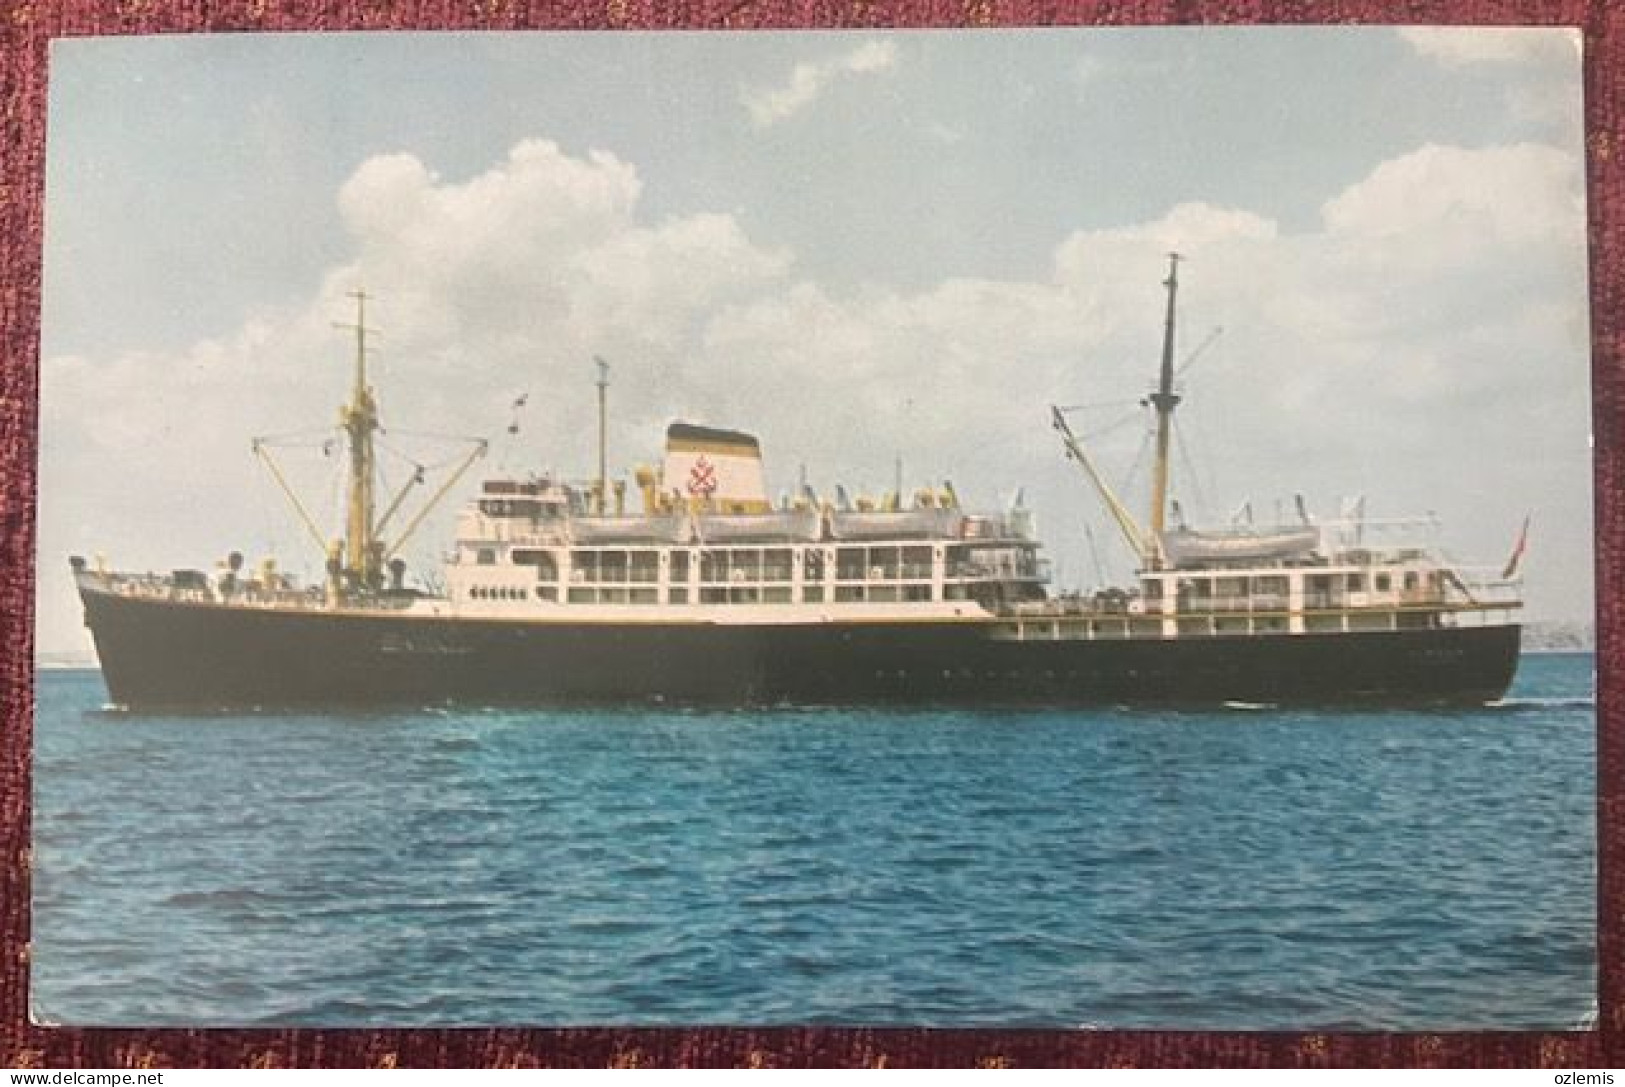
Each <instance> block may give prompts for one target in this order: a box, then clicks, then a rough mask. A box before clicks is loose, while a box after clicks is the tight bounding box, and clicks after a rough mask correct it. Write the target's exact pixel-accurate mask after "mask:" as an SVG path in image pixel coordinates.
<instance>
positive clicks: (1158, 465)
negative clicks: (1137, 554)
mask: <svg viewBox="0 0 1625 1087" xmlns="http://www.w3.org/2000/svg"><path fill="white" fill-rule="evenodd" d="M1179 261H1180V256H1179V254H1178V253H1169V254H1168V278H1167V279H1165V280H1163V281H1162V285H1163V286H1164V287H1167V288H1168V315H1167V317H1166V319H1165V320H1164V322H1163V329H1162V372H1161V374H1160V375H1159V377H1158V380H1157V391H1156V392H1154V393H1152V394H1151V395H1150V397H1148V398H1147V399H1148V400H1149V401H1150V404H1151V406H1152V407H1153V408H1155V409H1156V412H1157V459H1156V462H1155V465H1154V467H1153V475H1152V477H1151V534H1150V538H1149V539H1148V540H1147V541H1146V542H1147V544H1148V545H1149V547H1148V549H1147V553H1148V555H1149V558H1150V566H1151V568H1152V569H1153V570H1159V569H1161V568H1162V566H1163V552H1162V533H1163V530H1164V529H1165V528H1166V527H1167V517H1168V441H1169V437H1170V436H1171V434H1172V431H1173V423H1174V409H1175V408H1176V407H1178V406H1179V399H1180V397H1179V394H1178V393H1176V392H1174V298H1175V296H1176V295H1177V294H1178V293H1179Z"/></svg>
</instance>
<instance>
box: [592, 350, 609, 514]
mask: <svg viewBox="0 0 1625 1087" xmlns="http://www.w3.org/2000/svg"><path fill="white" fill-rule="evenodd" d="M592 360H593V361H594V362H596V363H597V364H598V381H597V382H596V384H597V385H598V511H597V512H598V516H600V517H603V516H605V515H607V514H608V513H609V363H607V362H605V361H604V360H603V359H601V358H599V357H598V356H597V355H594V356H593V357H592Z"/></svg>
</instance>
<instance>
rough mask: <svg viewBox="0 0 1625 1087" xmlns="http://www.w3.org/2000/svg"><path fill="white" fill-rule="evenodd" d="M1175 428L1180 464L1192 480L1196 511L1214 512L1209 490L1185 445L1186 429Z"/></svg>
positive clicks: (1192, 493)
mask: <svg viewBox="0 0 1625 1087" xmlns="http://www.w3.org/2000/svg"><path fill="white" fill-rule="evenodd" d="M1173 430H1174V444H1175V445H1176V446H1178V447H1179V461H1180V464H1181V465H1182V466H1183V467H1184V469H1185V475H1186V476H1187V477H1188V478H1189V479H1190V481H1191V497H1192V498H1194V499H1195V500H1196V501H1195V503H1194V506H1195V512H1197V513H1199V514H1202V515H1206V514H1209V513H1211V512H1212V507H1211V506H1209V504H1208V496H1207V491H1206V488H1204V486H1203V485H1202V477H1201V475H1200V473H1198V472H1197V470H1196V462H1195V461H1193V460H1192V459H1191V454H1190V450H1189V449H1188V448H1186V446H1185V429H1184V428H1183V427H1181V426H1178V425H1176V426H1175V427H1174V428H1173Z"/></svg>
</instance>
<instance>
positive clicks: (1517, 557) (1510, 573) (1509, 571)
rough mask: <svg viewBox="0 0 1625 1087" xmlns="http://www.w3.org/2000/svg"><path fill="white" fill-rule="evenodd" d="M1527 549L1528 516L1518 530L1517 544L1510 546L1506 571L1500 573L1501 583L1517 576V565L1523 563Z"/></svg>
mask: <svg viewBox="0 0 1625 1087" xmlns="http://www.w3.org/2000/svg"><path fill="white" fill-rule="evenodd" d="M1528 547H1529V515H1528V514H1525V515H1524V518H1523V527H1522V528H1521V529H1519V530H1518V542H1517V543H1515V544H1513V545H1512V556H1511V557H1510V558H1508V559H1507V564H1506V569H1504V570H1502V571H1501V580H1502V581H1511V580H1512V579H1513V578H1514V577H1516V576H1517V575H1518V564H1519V563H1521V562H1523V553H1524V551H1525V550H1526V549H1527V548H1528Z"/></svg>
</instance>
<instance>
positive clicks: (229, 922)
mask: <svg viewBox="0 0 1625 1087" xmlns="http://www.w3.org/2000/svg"><path fill="white" fill-rule="evenodd" d="M1592 668H1593V664H1592V658H1591V657H1590V656H1589V655H1581V654H1557V655H1538V656H1528V657H1525V658H1524V660H1523V663H1522V666H1521V669H1520V673H1519V678H1518V682H1517V685H1516V687H1515V688H1514V690H1513V692H1512V694H1511V696H1509V698H1508V700H1507V702H1506V703H1505V704H1503V705H1499V706H1494V707H1486V708H1483V709H1478V710H1469V711H1453V712H1392V711H1384V712H1358V713H1356V712H1347V711H1338V712H1296V711H1293V712H1288V711H1280V710H1269V709H1250V710H1249V709H1239V708H1238V709H1233V710H1225V711H1220V712H1212V713H1175V712H1164V711H1155V712H1153V711H1129V710H1115V711H1089V712H1081V711H1080V712H1071V711H1068V712H1057V711H1050V712H1022V713H1014V712H942V711H919V712H854V711H834V710H819V711H799V710H775V711H771V712H748V713H747V712H735V713H700V712H671V711H667V712H647V711H638V712H573V711H572V712H444V711H441V712H434V711H424V712H420V713H408V714H387V715H384V714H380V715H377V716H363V717H357V716H345V717H337V716H335V717H321V716H269V715H251V716H212V717H189V718H188V717H168V716H140V715H131V714H125V713H119V712H109V711H106V710H104V709H103V708H102V707H103V703H104V701H105V699H106V693H105V690H104V689H103V687H102V684H101V679H100V676H99V675H98V674H97V673H95V672H93V671H86V672H62V671H54V672H52V671H48V672H41V673H40V674H39V676H38V718H37V735H36V752H35V792H36V808H35V823H34V847H35V848H34V863H35V880H34V903H33V906H34V914H33V941H34V942H33V955H32V974H31V985H32V995H31V1001H32V1006H33V1008H34V1013H35V1016H36V1017H37V1018H38V1019H40V1020H42V1021H46V1022H52V1023H74V1024H93V1025H167V1024H196V1025H243V1024H313V1025H314V1024H320V1025H441V1024H519V1023H524V1024H580V1023H595V1024H697V1023H706V1024H788V1023H805V1024H815V1023H817V1024H868V1025H879V1024H909V1025H937V1026H1010V1027H1014V1026H1053V1027H1084V1026H1087V1027H1164V1028H1168V1027H1182V1028H1209V1029H1250V1028H1376V1029H1401V1028H1403V1029H1427V1030H1445V1029H1455V1028H1471V1029H1484V1028H1516V1029H1529V1028H1565V1027H1573V1026H1577V1025H1581V1024H1582V1023H1583V1022H1585V1021H1586V1020H1587V1018H1588V1016H1590V1015H1592V1014H1594V1009H1595V995H1594V994H1595V986H1596V958H1595V935H1596V897H1595V895H1596V892H1595V886H1596V878H1595V857H1596V839H1595V800H1594V797H1595V758H1594V755H1595V706H1594V700H1593V689H1594V685H1593V672H1592Z"/></svg>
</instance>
